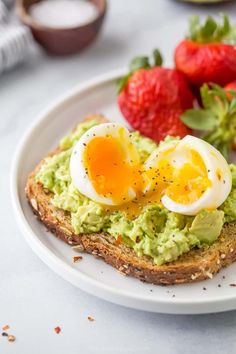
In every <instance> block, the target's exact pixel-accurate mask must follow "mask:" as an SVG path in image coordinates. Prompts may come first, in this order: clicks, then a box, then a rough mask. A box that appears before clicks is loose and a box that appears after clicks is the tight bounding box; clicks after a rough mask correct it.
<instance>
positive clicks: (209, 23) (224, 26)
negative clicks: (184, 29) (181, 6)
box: [187, 14, 236, 43]
mask: <svg viewBox="0 0 236 354" xmlns="http://www.w3.org/2000/svg"><path fill="white" fill-rule="evenodd" d="M221 18H222V23H219V22H217V21H216V20H215V19H214V18H213V17H212V16H207V17H206V19H205V22H204V23H203V24H201V23H200V18H199V16H197V15H194V16H192V17H190V19H189V34H188V36H187V38H188V39H191V40H192V41H195V42H198V43H221V42H223V43H232V41H233V42H234V43H235V40H236V37H235V29H236V28H235V26H231V25H230V22H229V18H228V16H226V15H225V14H221Z"/></svg>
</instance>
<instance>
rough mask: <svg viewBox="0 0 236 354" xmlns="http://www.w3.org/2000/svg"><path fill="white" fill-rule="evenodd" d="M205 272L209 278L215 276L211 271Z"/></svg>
mask: <svg viewBox="0 0 236 354" xmlns="http://www.w3.org/2000/svg"><path fill="white" fill-rule="evenodd" d="M205 274H206V276H207V277H208V278H210V279H212V278H213V274H212V273H211V272H208V271H206V272H205Z"/></svg>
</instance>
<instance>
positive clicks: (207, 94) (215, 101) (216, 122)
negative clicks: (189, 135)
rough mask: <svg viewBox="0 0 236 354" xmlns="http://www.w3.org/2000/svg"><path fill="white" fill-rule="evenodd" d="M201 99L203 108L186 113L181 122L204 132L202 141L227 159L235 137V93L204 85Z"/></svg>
mask: <svg viewBox="0 0 236 354" xmlns="http://www.w3.org/2000/svg"><path fill="white" fill-rule="evenodd" d="M228 93H230V94H231V98H229V97H228V96H227V95H228ZM201 99H202V104H203V108H198V109H191V110H188V111H186V112H185V113H184V114H183V115H182V116H181V120H182V121H183V122H184V123H185V124H186V125H187V126H188V127H190V128H192V129H197V130H201V131H205V134H203V139H204V140H206V141H208V142H209V143H210V144H212V145H214V146H215V147H216V148H217V149H218V150H219V151H220V152H221V153H222V154H223V155H224V156H225V157H226V158H227V157H228V153H229V150H230V148H231V146H232V144H233V143H234V139H235V136H236V91H235V90H227V91H226V90H224V89H223V88H222V87H220V86H218V85H215V84H211V85H207V84H204V85H203V86H202V87H201Z"/></svg>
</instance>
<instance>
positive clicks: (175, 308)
mask: <svg viewBox="0 0 236 354" xmlns="http://www.w3.org/2000/svg"><path fill="white" fill-rule="evenodd" d="M126 71H127V70H126V69H125V68H121V69H116V70H113V71H109V72H108V73H105V74H102V75H98V76H96V77H94V78H92V79H90V80H87V81H85V82H84V83H81V84H79V85H76V86H75V87H73V88H72V89H70V90H67V91H66V93H64V94H62V95H60V96H59V97H58V98H57V99H55V100H54V101H53V102H52V103H51V104H49V105H47V106H46V108H45V109H43V110H41V112H40V113H39V114H38V115H37V117H36V119H34V121H33V122H32V123H31V125H30V126H29V128H28V129H27V131H26V132H25V133H24V134H23V136H22V138H21V139H20V143H19V144H18V145H17V147H16V150H15V153H14V156H13V159H12V164H11V171H10V194H11V201H12V205H13V210H14V215H15V218H16V221H17V224H18V226H19V228H20V230H21V233H22V234H23V236H24V238H25V240H26V242H27V243H28V244H29V246H30V247H31V249H32V250H33V251H34V253H36V254H37V255H38V256H39V258H40V259H41V260H42V261H43V262H44V263H45V264H46V265H47V266H48V267H49V268H51V269H52V270H53V271H54V272H55V273H56V274H58V275H59V276H61V277H62V278H63V279H65V280H67V281H69V282H70V283H72V284H73V285H74V286H76V287H78V288H80V289H82V290H83V291H86V292H88V293H90V294H92V295H94V296H97V297H99V298H102V299H105V300H107V301H110V302H112V303H116V304H119V305H122V306H126V307H129V308H134V309H139V310H145V311H149V312H158V313H169V314H200V313H212V312H216V311H217V312H222V311H227V310H233V309H236V294H235V296H234V295H226V296H222V298H218V299H214V298H212V297H209V298H207V299H200V300H198V301H192V300H191V299H187V300H186V299H180V298H174V299H171V298H166V299H161V300H160V299H157V298H153V299H152V298H150V297H149V298H147V297H145V296H144V295H142V296H139V295H138V294H130V293H129V292H127V291H126V290H121V291H120V292H119V293H117V290H116V289H114V288H113V287H112V286H109V285H107V284H104V283H101V282H99V281H98V280H96V279H92V278H91V277H90V276H88V275H85V274H83V273H81V272H80V271H79V270H77V269H73V268H72V267H70V266H69V265H68V264H66V262H64V261H63V260H61V259H60V257H58V256H56V255H55V254H54V253H53V252H52V251H50V249H48V247H46V246H45V245H44V244H43V243H42V242H41V241H40V240H39V239H38V237H37V235H36V234H35V233H34V231H33V229H32V228H31V226H30V225H29V223H28V222H27V220H26V218H25V216H24V212H23V209H22V207H21V202H20V195H19V192H18V176H19V169H20V166H21V160H22V158H23V155H22V154H23V151H24V149H25V146H26V145H27V142H28V139H30V137H31V135H32V134H33V133H34V132H35V131H36V130H37V129H38V128H39V127H40V125H41V124H43V123H45V121H47V119H48V115H49V114H51V113H53V112H54V111H56V110H58V109H60V108H62V107H63V105H64V104H66V103H67V102H68V101H69V100H70V99H73V98H74V97H75V96H77V95H79V94H81V93H84V92H86V91H88V90H91V89H94V88H96V87H98V86H101V85H106V84H108V83H109V82H110V81H114V80H117V79H118V78H119V77H120V76H121V75H123V74H124V73H125V72H126ZM32 217H33V214H32ZM78 280H79V281H80V284H78ZM137 281H138V280H137ZM190 285H191V284H190ZM176 286H178V285H176ZM209 304H211V306H210V308H209V309H208V308H206V309H204V310H203V309H202V306H203V305H204V306H206V305H209ZM219 304H220V305H221V307H220V308H219V309H217V307H218V305H219ZM216 309H217V310H216Z"/></svg>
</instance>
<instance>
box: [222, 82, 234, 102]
mask: <svg viewBox="0 0 236 354" xmlns="http://www.w3.org/2000/svg"><path fill="white" fill-rule="evenodd" d="M224 89H225V90H226V91H230V90H234V91H236V81H233V82H230V83H229V84H227V85H226V86H225V87H224ZM227 97H228V99H229V100H232V98H233V97H232V94H231V93H230V92H227Z"/></svg>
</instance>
